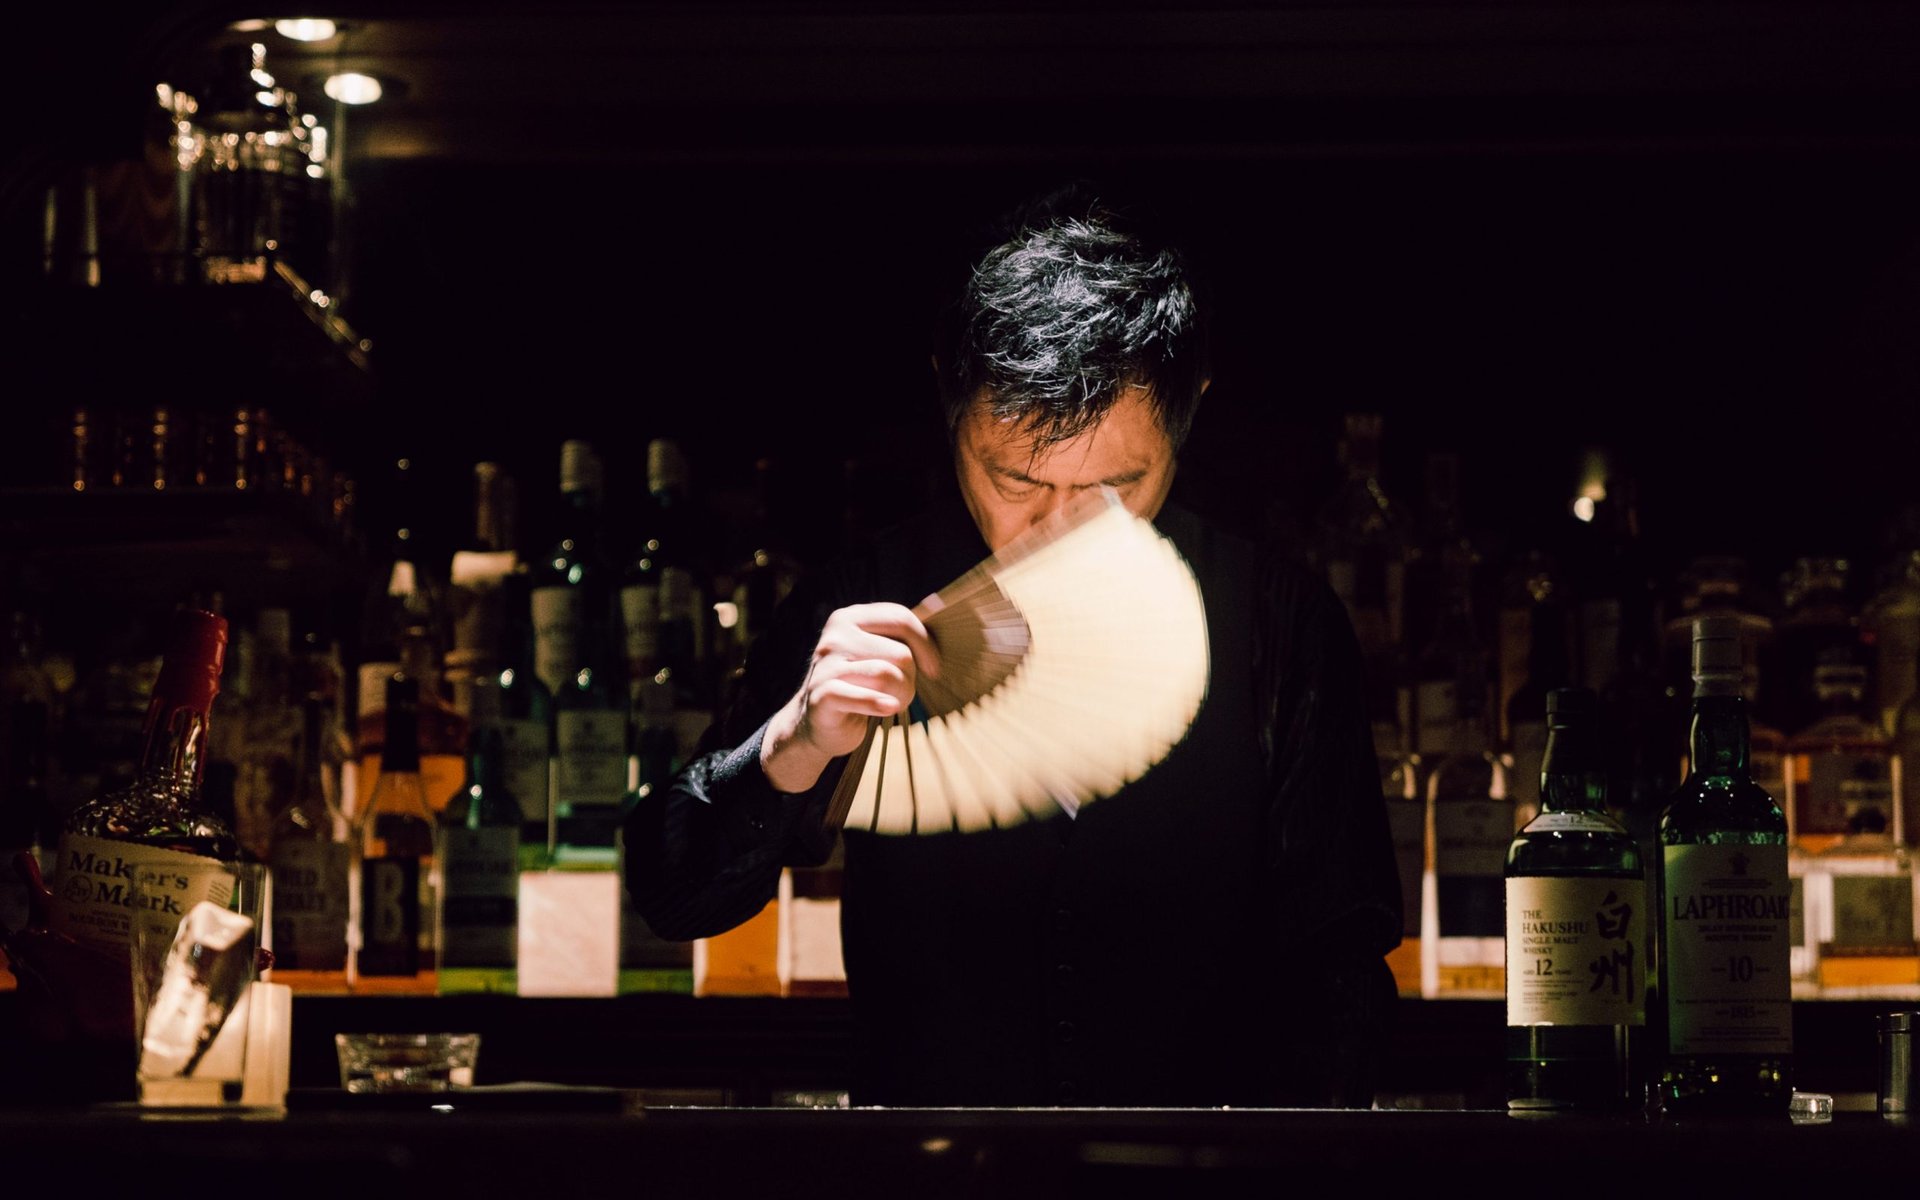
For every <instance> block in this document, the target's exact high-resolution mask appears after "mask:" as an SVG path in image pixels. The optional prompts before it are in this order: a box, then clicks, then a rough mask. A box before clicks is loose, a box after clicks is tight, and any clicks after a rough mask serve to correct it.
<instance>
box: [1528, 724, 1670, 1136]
mask: <svg viewBox="0 0 1920 1200" xmlns="http://www.w3.org/2000/svg"><path fill="white" fill-rule="evenodd" d="M1546 710H1547V726H1548V732H1547V751H1546V758H1545V761H1544V765H1543V766H1542V768H1541V774H1540V815H1539V816H1537V817H1535V818H1534V819H1533V820H1532V821H1530V822H1528V823H1527V826H1526V828H1524V829H1522V830H1521V831H1520V832H1519V833H1518V834H1517V835H1515V837H1514V839H1513V845H1512V846H1511V847H1509V849H1508V851H1507V1107H1509V1108H1555V1109H1559V1108H1578V1109H1622V1108H1628V1107H1632V1106H1634V1105H1636V1104H1638V1103H1639V1102H1640V1100H1641V1096H1640V1095H1639V1094H1638V1092H1639V1089H1638V1087H1637V1086H1636V1083H1637V1077H1636V1070H1635V1067H1636V1058H1637V1055H1638V1053H1639V1052H1640V1049H1641V1047H1640V1045H1639V1043H1640V1039H1641V1036H1642V1033H1643V1031H1644V1029H1645V1025H1646V996H1647V987H1646V984H1647V980H1646V965H1647V961H1648V954H1647V936H1648V931H1649V929H1650V928H1651V922H1650V920H1649V916H1650V913H1649V908H1648V904H1647V894H1646V891H1647V890H1646V883H1645V871H1644V868H1643V864H1642V862H1641V858H1640V848H1639V845H1638V843H1637V842H1636V840H1635V839H1634V837H1633V836H1632V835H1631V834H1629V833H1628V832H1627V831H1626V829H1625V828H1623V827H1622V826H1621V825H1620V824H1619V822H1617V821H1615V820H1614V819H1613V818H1612V817H1610V816H1608V815H1607V811H1606V778H1607V777H1606V763H1605V761H1604V758H1603V756H1602V754H1601V750H1600V738H1599V728H1598V726H1599V720H1598V716H1599V714H1598V701H1597V698H1596V697H1595V695H1594V693H1593V692H1592V691H1590V690H1587V689H1585V688H1562V689H1556V690H1554V691H1552V692H1550V693H1549V694H1548V696H1547V703H1546ZM1523 786H1524V785H1523Z"/></svg>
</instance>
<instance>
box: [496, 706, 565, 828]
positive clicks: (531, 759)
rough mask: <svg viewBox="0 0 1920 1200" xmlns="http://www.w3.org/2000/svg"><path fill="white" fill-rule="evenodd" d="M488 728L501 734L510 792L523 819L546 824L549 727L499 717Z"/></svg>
mask: <svg viewBox="0 0 1920 1200" xmlns="http://www.w3.org/2000/svg"><path fill="white" fill-rule="evenodd" d="M488 724H489V725H490V726H491V727H492V728H494V729H498V730H499V731H500V751H501V757H502V759H503V761H502V764H501V765H502V768H503V772H504V774H505V775H506V781H507V790H508V791H510V792H512V793H513V798H514V801H515V802H516V803H517V804H519V805H520V816H521V818H522V819H523V820H525V821H526V822H528V823H529V824H531V823H533V822H536V821H538V822H541V823H545V821H546V819H547V789H548V788H549V787H551V786H552V775H551V764H550V760H551V758H552V755H551V754H550V753H549V752H548V740H549V737H550V735H549V734H548V732H547V726H546V723H545V722H543V721H535V720H532V719H530V718H525V717H497V718H495V719H494V720H492V721H490V722H489V723H488Z"/></svg>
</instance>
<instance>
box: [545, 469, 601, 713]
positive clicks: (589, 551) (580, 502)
mask: <svg viewBox="0 0 1920 1200" xmlns="http://www.w3.org/2000/svg"><path fill="white" fill-rule="evenodd" d="M600 486H601V468H600V460H599V458H598V457H597V456H596V455H595V454H594V452H593V447H591V446H589V445H588V444H587V443H586V442H582V441H577V440H576V441H569V442H567V443H565V444H564V445H562V446H561V447H560V497H561V504H562V507H563V508H564V510H565V511H564V515H563V516H562V518H561V525H560V536H559V537H558V538H557V539H555V541H554V543H553V547H552V549H550V550H549V551H548V552H547V556H546V558H545V559H544V560H543V561H541V562H540V563H538V564H536V566H535V570H534V582H533V598H532V608H533V629H534V669H535V671H536V672H537V673H538V674H539V676H540V681H541V682H542V683H544V684H546V685H547V690H548V691H549V692H551V693H553V694H554V695H556V696H558V695H559V694H560V692H561V690H562V689H564V688H565V687H566V686H567V685H568V683H569V681H571V679H572V678H573V675H574V673H575V672H576V671H578V670H579V669H580V667H581V646H580V639H581V630H582V628H583V627H584V626H585V625H586V624H587V623H588V622H590V621H599V620H601V619H602V618H603V614H604V612H605V610H606V607H607V604H606V594H607V593H606V586H607V581H606V579H605V577H604V571H605V569H604V566H603V565H602V562H601V549H600Z"/></svg>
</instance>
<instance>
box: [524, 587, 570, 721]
mask: <svg viewBox="0 0 1920 1200" xmlns="http://www.w3.org/2000/svg"><path fill="white" fill-rule="evenodd" d="M580 600H581V597H580V591H579V589H578V588H569V587H543V588H535V589H533V604H532V608H533V673H534V674H535V675H538V676H539V677H540V682H541V683H544V684H546V685H547V690H548V691H550V692H552V693H554V694H555V695H558V694H559V692H560V689H561V687H562V686H563V685H565V684H568V683H571V682H572V680H573V677H574V674H575V673H576V672H578V671H579V670H580V620H581V616H582V613H581V611H580V608H581V604H580Z"/></svg>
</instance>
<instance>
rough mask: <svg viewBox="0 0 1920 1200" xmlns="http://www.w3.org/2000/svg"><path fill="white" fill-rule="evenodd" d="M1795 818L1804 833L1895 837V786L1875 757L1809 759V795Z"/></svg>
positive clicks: (1814, 756)
mask: <svg viewBox="0 0 1920 1200" xmlns="http://www.w3.org/2000/svg"><path fill="white" fill-rule="evenodd" d="M1799 808H1800V811H1799V812H1798V813H1796V814H1795V826H1796V829H1797V831H1798V832H1800V833H1849V832H1885V833H1891V832H1892V831H1893V780H1892V778H1891V776H1890V774H1889V771H1888V766H1887V760H1886V759H1885V758H1882V757H1879V756H1877V755H1869V754H1844V753H1825V754H1810V755H1808V756H1807V789H1806V794H1805V797H1804V798H1803V799H1802V800H1801V801H1800V806H1799Z"/></svg>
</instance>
